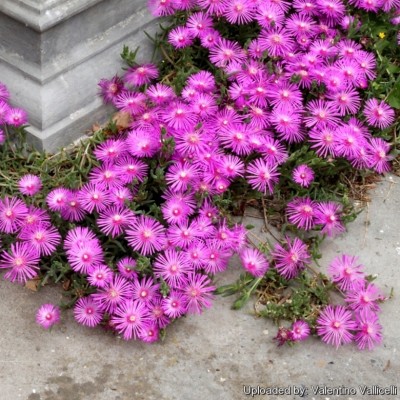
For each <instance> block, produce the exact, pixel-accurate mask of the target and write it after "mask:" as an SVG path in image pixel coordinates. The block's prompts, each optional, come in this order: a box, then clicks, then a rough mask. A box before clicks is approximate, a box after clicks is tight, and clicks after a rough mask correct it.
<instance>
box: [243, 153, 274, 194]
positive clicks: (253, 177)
mask: <svg viewBox="0 0 400 400" xmlns="http://www.w3.org/2000/svg"><path fill="white" fill-rule="evenodd" d="M247 180H248V182H249V183H250V185H251V187H252V188H253V189H256V190H259V191H260V192H262V193H264V194H267V191H268V192H269V193H270V194H272V193H273V192H274V185H275V184H276V183H277V182H278V180H279V173H278V172H277V167H276V166H275V165H271V164H269V163H266V162H265V161H264V160H262V159H260V158H258V159H257V160H255V161H252V162H251V163H250V164H249V165H248V166H247Z"/></svg>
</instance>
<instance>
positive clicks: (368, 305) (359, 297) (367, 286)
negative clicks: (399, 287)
mask: <svg viewBox="0 0 400 400" xmlns="http://www.w3.org/2000/svg"><path fill="white" fill-rule="evenodd" d="M382 299H384V296H383V295H382V293H381V292H380V290H379V288H378V287H377V286H376V285H374V284H373V283H368V282H365V281H364V282H362V283H361V282H360V283H355V284H353V287H352V288H351V289H350V290H348V291H347V296H346V298H345V300H346V302H347V303H348V305H349V307H350V308H351V309H352V310H355V311H362V310H367V309H368V310H370V311H373V312H377V311H379V310H380V307H379V305H378V303H377V302H378V301H380V300H382Z"/></svg>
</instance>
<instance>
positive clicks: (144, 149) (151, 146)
mask: <svg viewBox="0 0 400 400" xmlns="http://www.w3.org/2000/svg"><path fill="white" fill-rule="evenodd" d="M126 142H127V145H128V149H129V152H130V154H131V155H132V156H135V157H139V158H144V157H153V156H154V155H155V154H157V152H158V151H159V150H160V148H161V134H160V132H159V131H158V130H157V129H151V130H148V129H141V128H138V129H134V130H132V131H130V132H129V135H128V138H127V141H126ZM114 168H115V170H116V172H118V171H119V169H118V168H119V167H118V166H115V167H114ZM122 179H124V177H122Z"/></svg>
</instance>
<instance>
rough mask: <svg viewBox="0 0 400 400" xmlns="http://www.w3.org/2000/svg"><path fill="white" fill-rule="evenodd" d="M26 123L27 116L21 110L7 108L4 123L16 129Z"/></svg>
mask: <svg viewBox="0 0 400 400" xmlns="http://www.w3.org/2000/svg"><path fill="white" fill-rule="evenodd" d="M27 122H28V115H27V113H26V111H25V110H23V109H22V108H9V109H8V112H7V114H6V123H7V124H9V125H12V126H15V127H16V128H18V127H20V126H22V125H25V124H26V123H27Z"/></svg>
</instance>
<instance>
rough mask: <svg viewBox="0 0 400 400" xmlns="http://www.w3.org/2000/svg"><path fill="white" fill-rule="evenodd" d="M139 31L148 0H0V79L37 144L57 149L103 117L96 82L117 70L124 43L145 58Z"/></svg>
mask: <svg viewBox="0 0 400 400" xmlns="http://www.w3.org/2000/svg"><path fill="white" fill-rule="evenodd" d="M144 31H147V32H149V33H151V34H152V33H153V32H154V31H155V23H154V21H153V20H152V17H151V15H150V14H149V13H148V11H147V9H146V0H0V81H2V82H4V83H5V84H6V85H7V86H8V87H9V89H10V92H11V93H12V103H13V104H14V105H15V106H19V107H23V108H24V109H26V110H27V112H28V114H29V123H30V127H29V128H28V132H29V136H30V138H29V139H30V140H31V141H33V142H34V144H35V145H36V147H39V148H44V149H46V150H49V151H56V150H57V149H59V148H61V147H62V146H64V145H67V144H68V143H71V142H72V141H74V140H75V139H77V138H79V137H81V136H82V135H83V134H84V132H85V130H87V129H88V128H90V126H91V125H92V124H93V123H94V122H96V121H101V120H104V119H105V118H106V117H107V115H108V113H107V110H106V108H105V106H104V105H103V104H102V101H101V99H100V98H99V97H98V96H97V93H98V87H97V83H98V82H99V80H100V79H101V78H105V77H107V78H109V77H112V76H113V75H114V74H115V73H117V72H120V67H121V62H120V57H119V54H120V53H121V51H122V47H123V45H124V44H127V45H129V46H130V47H131V48H132V49H134V48H136V47H137V46H140V48H141V50H140V52H139V53H140V57H141V59H142V60H143V59H149V58H150V56H151V53H152V48H151V43H150V40H149V39H147V38H146V36H145V34H144ZM139 59H140V58H139Z"/></svg>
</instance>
